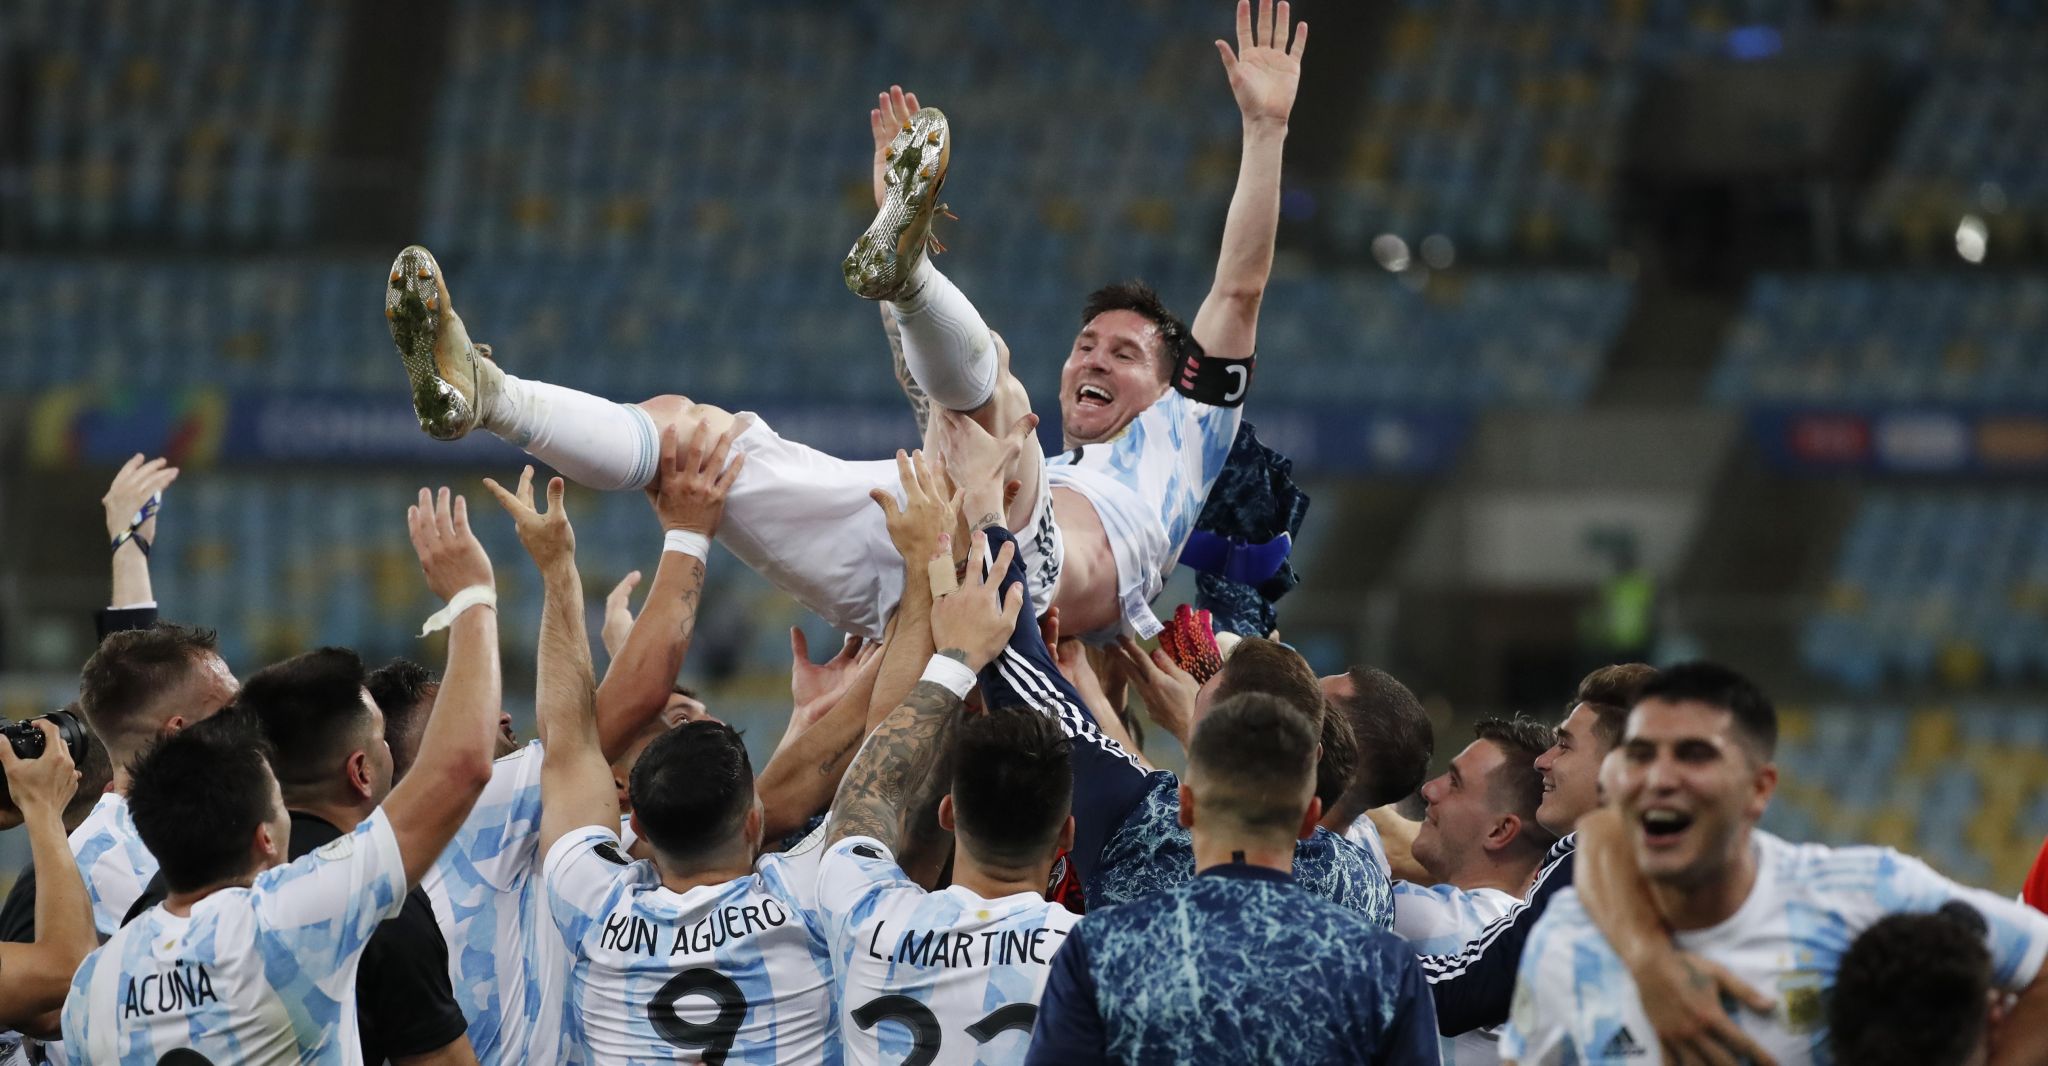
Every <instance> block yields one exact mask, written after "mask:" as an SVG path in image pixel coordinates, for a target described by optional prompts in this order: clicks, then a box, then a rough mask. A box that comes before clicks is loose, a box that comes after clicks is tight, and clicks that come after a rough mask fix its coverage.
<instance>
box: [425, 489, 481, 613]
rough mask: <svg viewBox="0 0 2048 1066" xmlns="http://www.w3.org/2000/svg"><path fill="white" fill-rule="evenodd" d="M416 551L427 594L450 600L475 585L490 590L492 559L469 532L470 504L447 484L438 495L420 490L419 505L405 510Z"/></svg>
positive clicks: (474, 535)
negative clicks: (454, 492)
mask: <svg viewBox="0 0 2048 1066" xmlns="http://www.w3.org/2000/svg"><path fill="white" fill-rule="evenodd" d="M405 528H406V532H407V533H408V534H410V535H411V537H412V550H413V551H414V552H415V553H417V554H418V555H419V557H420V570H421V571H422V572H424V573H425V574H426V575H427V591H429V592H432V593H433V594H434V595H435V596H436V597H437V598H439V599H442V600H447V599H449V598H450V597H452V596H454V595H455V594H456V593H458V592H461V591H462V590H463V589H466V588H469V587H470V586H472V585H483V586H485V587H490V586H492V585H493V584H494V582H495V578H494V576H493V575H492V573H491V557H490V556H488V555H486V554H484V546H483V545H482V544H481V543H479V542H478V541H477V539H476V534H474V533H471V532H470V531H469V503H468V501H466V500H464V499H463V498H462V497H460V496H453V497H452V498H451V494H450V493H449V491H448V487H447V486H445V485H443V486H442V487H441V491H440V493H439V494H438V495H436V494H433V493H429V492H428V491H427V490H426V489H421V490H420V499H419V502H418V503H416V504H414V505H412V506H411V507H408V508H406V509H405Z"/></svg>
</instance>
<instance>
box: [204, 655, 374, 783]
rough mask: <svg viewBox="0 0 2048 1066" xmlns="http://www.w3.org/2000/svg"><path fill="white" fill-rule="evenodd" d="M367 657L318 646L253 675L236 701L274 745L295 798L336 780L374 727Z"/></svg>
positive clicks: (274, 757) (280, 775) (280, 777)
mask: <svg viewBox="0 0 2048 1066" xmlns="http://www.w3.org/2000/svg"><path fill="white" fill-rule="evenodd" d="M368 676H369V675H368V673H367V672H366V671H365V670H364V669H363V660H362V658H361V657H360V656H358V655H357V654H356V653H355V652H352V651H350V650H348V649H347V648H332V647H329V648H318V649H315V650H313V651H309V652H306V653H305V654H303V655H295V656H293V657H291V658H289V659H286V660H284V661H283V662H279V663H272V664H271V665H269V666H266V667H264V668H263V669H261V670H258V671H256V672H255V673H253V674H251V675H249V680H248V682H247V683H245V684H244V685H243V686H242V693H241V695H239V696H237V697H235V705H236V706H237V707H240V708H241V709H242V710H243V711H244V712H246V713H247V714H249V715H250V716H251V717H252V719H253V720H254V721H255V722H256V723H257V725H258V726H259V727H260V728H261V729H262V730H263V736H264V739H265V740H267V741H268V742H269V744H270V765H271V769H272V770H273V771H275V772H276V774H277V783H278V787H280V788H282V789H283V790H284V794H285V799H286V801H287V802H290V801H291V800H292V799H293V797H294V796H297V795H302V794H303V793H305V792H307V791H309V790H321V789H325V788H326V787H327V786H329V785H330V784H332V782H333V780H334V773H335V770H336V769H337V768H338V767H339V766H340V765H341V761H342V760H343V759H344V758H346V757H347V754H348V753H349V752H350V751H353V750H355V749H356V748H357V747H358V746H360V745H361V743H362V739H363V736H364V733H365V731H366V730H368V729H369V727H370V711H369V708H367V707H365V706H363V687H364V686H363V682H364V680H365V679H366V678H367V677H368Z"/></svg>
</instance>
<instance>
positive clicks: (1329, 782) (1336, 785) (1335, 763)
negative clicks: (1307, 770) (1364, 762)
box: [1316, 711, 1361, 810]
mask: <svg viewBox="0 0 2048 1066" xmlns="http://www.w3.org/2000/svg"><path fill="white" fill-rule="evenodd" d="M1319 740H1320V742H1321V744H1322V749H1321V750H1322V754H1321V755H1319V756H1318V757H1317V758H1316V798H1317V799H1319V800H1322V801H1323V809H1324V810H1329V809H1330V808H1332V807H1335V806H1336V805H1337V802H1338V801H1339V800H1341V799H1343V798H1344V793H1345V792H1346V791H1347V790H1349V789H1350V788H1351V783H1352V782H1353V781H1356V780H1357V779H1358V764H1359V760H1360V758H1361V753H1360V752H1359V750H1358V732H1357V731H1356V730H1354V729H1352V728H1351V720H1350V719H1349V718H1347V717H1345V716H1344V715H1341V714H1330V713H1328V712H1327V711H1325V712H1324V714H1323V729H1322V736H1321V737H1320V738H1319Z"/></svg>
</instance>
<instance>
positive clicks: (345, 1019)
mask: <svg viewBox="0 0 2048 1066" xmlns="http://www.w3.org/2000/svg"><path fill="white" fill-rule="evenodd" d="M405 894H406V882H405V864H404V861H403V859H402V858H401V857H400V855H399V851H398V838H397V837H396V836H395V835H394V834H393V833H392V831H391V822H390V820H389V819H388V818H387V817H386V816H385V814H384V812H383V811H382V810H378V811H377V812H375V813H373V814H372V815H370V817H368V818H366V819H364V820H363V822H362V824H361V825H359V826H357V827H356V829H355V831H354V832H351V833H349V834H347V835H346V836H342V837H337V838H336V839H335V840H333V841H331V842H329V843H328V844H326V845H324V846H322V847H321V848H320V849H319V850H317V851H314V852H312V853H310V854H308V855H305V856H303V857H301V858H298V859H295V860H293V861H292V862H290V863H287V864H286V865H284V866H280V867H277V868H275V869H272V870H269V871H267V872H265V873H263V874H262V875H260V876H258V877H257V878H256V881H255V884H254V885H253V886H252V887H250V888H230V889H225V890H222V891H219V892H215V893H214V894H212V895H210V896H207V897H206V898H205V899H202V900H200V901H199V902H198V903H195V904H193V905H192V909H191V913H190V914H189V915H187V916H185V917H182V918H181V917H179V916H177V915H174V914H172V913H170V912H169V911H168V910H165V909H164V907H163V906H161V905H159V906H156V907H152V908H150V909H149V910H147V911H144V912H143V913H142V914H141V916H139V917H137V918H136V919H135V920H134V921H132V922H130V923H128V925H126V926H125V927H123V928H121V929H120V930H119V931H118V932H116V933H115V934H114V937H113V939H111V940H109V941H107V942H106V943H105V944H102V945H100V947H99V949H98V950H96V951H94V952H93V953H92V954H91V955H89V956H87V957H86V960H85V963H84V965H82V966H80V967H79V969H78V974H77V976H76V977H74V978H73V979H72V982H71V994H70V996H69V997H68V998H66V999H65V1001H64V1014H63V1028H64V1038H65V1045H66V1048H67V1050H68V1051H69V1053H70V1056H71V1060H72V1061H73V1062H79V1063H90V1064H113V1063H119V1064H122V1066H158V1064H159V1063H160V1062H164V1061H169V1062H187V1063H192V1064H193V1066H197V1064H199V1063H219V1064H226V1063H237V1064H242V1066H268V1064H271V1063H337V1064H355V1063H360V1062H361V1061H362V1057H363V1055H362V1047H361V1043H360V1041H359V1040H358V1038H357V1035H356V1012H355V1010H354V1004H355V985H356V966H357V963H358V962H359V961H360V960H361V958H362V953H363V947H364V945H366V944H367V943H369V939H370V934H371V933H373V932H375V931H376V929H377V925H378V923H380V922H382V921H383V920H384V919H386V918H389V917H391V916H392V915H394V914H397V913H398V910H399V908H400V907H401V906H402V905H403V904H404V902H405ZM181 1050H183V1051H187V1052H189V1053H194V1054H196V1055H198V1056H199V1057H198V1058H192V1057H189V1055H188V1056H177V1057H172V1058H169V1059H166V1056H170V1055H171V1054H172V1053H173V1052H177V1051H181Z"/></svg>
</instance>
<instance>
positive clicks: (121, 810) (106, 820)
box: [70, 792, 157, 940]
mask: <svg viewBox="0 0 2048 1066" xmlns="http://www.w3.org/2000/svg"><path fill="white" fill-rule="evenodd" d="M70 840H71V854H72V856H73V857H75V858H76V859H77V860H78V871H79V873H80V874H82V875H84V877H85V890H86V893H87V894H88V895H90V896H91V897H92V924H93V927H94V928H95V929H97V930H99V934H100V939H102V940H104V939H106V938H107V937H110V936H113V935H114V931H115V930H117V929H119V928H121V919H122V918H124V917H126V916H127V914H128V908H130V907H132V906H134V905H135V901H136V900H137V899H140V898H141V896H142V890H143V889H145V888H147V887H148V886H149V879H150V878H152V877H155V876H156V870H157V862H156V856H154V855H151V854H150V853H149V848H148V846H146V845H145V844H143V843H142V834H140V833H138V832H136V831H135V819H134V818H133V817H132V816H131V815H130V814H129V812H128V797H126V796H123V795H121V794H120V793H118V792H109V793H107V794H105V795H103V796H101V797H100V798H99V802H97V803H94V804H93V805H92V813H91V814H88V815H86V816H85V821H83V822H80V823H78V828H77V829H74V830H72V831H71V838H70Z"/></svg>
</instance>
